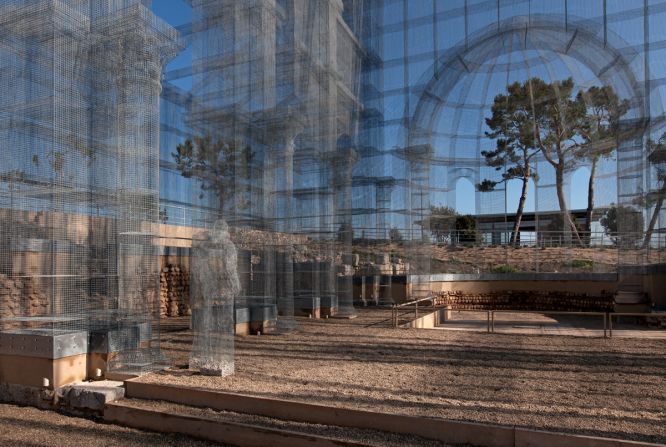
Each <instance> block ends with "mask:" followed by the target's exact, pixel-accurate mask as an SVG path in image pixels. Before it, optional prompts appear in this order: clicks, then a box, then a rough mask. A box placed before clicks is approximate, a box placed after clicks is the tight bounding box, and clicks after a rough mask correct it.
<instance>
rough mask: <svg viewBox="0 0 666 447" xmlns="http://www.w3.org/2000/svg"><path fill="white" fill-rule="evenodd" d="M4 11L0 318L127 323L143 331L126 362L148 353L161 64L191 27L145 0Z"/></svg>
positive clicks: (43, 4) (68, 324)
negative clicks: (179, 28)
mask: <svg viewBox="0 0 666 447" xmlns="http://www.w3.org/2000/svg"><path fill="white" fill-rule="evenodd" d="M0 11H1V12H2V14H1V17H2V19H1V25H0V39H1V40H2V43H3V45H2V49H1V50H0V59H2V66H3V70H2V76H0V82H1V83H2V88H3V91H5V92H6V93H5V94H3V99H5V101H4V104H3V106H2V111H1V112H0V117H1V122H2V125H1V129H0V141H2V150H1V151H0V157H1V158H2V163H1V170H2V172H1V173H0V176H1V186H0V195H1V199H0V200H1V201H2V204H3V206H2V215H3V227H4V228H5V229H6V231H3V234H2V245H1V248H0V250H1V252H2V258H3V263H2V266H1V269H2V272H0V274H1V275H2V276H1V277H0V278H1V279H2V281H3V288H4V290H7V291H9V294H8V296H9V297H10V299H7V298H5V299H3V300H2V301H1V302H0V324H1V325H2V327H3V329H8V330H16V329H29V330H38V331H41V332H44V331H46V332H47V333H60V332H62V331H84V330H85V331H88V330H90V331H98V330H104V331H107V332H113V331H116V332H118V333H127V334H130V335H128V337H132V338H136V339H135V340H126V341H124V342H121V345H122V346H123V349H122V351H123V352H122V353H121V354H122V355H119V356H117V360H116V362H118V363H120V362H131V361H132V360H129V358H130V357H132V358H135V357H145V358H150V357H151V356H152V354H151V353H155V352H158V350H159V344H158V341H159V326H158V324H159V318H158V317H159V301H158V300H159V298H158V288H159V282H158V281H159V277H158V275H159V268H158V263H157V258H156V252H155V246H154V244H153V239H154V237H155V236H156V233H157V228H156V223H157V221H158V212H159V208H158V207H159V195H158V193H159V189H158V178H159V153H158V148H159V101H160V77H161V73H162V66H163V64H164V63H165V62H166V61H167V60H168V59H169V58H171V57H172V56H174V55H175V54H176V49H177V48H178V39H179V37H178V35H177V33H176V32H175V30H174V29H172V28H171V27H170V26H168V25H167V24H166V23H164V22H162V21H161V20H159V19H158V18H156V17H155V16H154V15H153V14H152V13H151V12H150V11H149V10H148V9H147V8H146V6H145V5H144V4H143V3H142V2H137V1H125V2H119V1H113V2H112V1H93V2H88V1H66V0H51V1H10V0H6V1H2V2H0ZM139 331H140V332H141V336H140V340H139V336H138V335H137V333H138V332H139ZM130 351H132V352H131V353H130ZM124 354H127V356H125V357H123V356H124Z"/></svg>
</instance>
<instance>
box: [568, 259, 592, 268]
mask: <svg viewBox="0 0 666 447" xmlns="http://www.w3.org/2000/svg"><path fill="white" fill-rule="evenodd" d="M568 265H569V267H571V268H575V269H584V270H592V268H594V261H592V260H590V259H572V260H571V262H569V264H568Z"/></svg>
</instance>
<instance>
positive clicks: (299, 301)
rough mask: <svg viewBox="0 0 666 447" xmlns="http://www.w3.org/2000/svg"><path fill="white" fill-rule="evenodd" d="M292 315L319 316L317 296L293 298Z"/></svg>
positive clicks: (319, 309)
mask: <svg viewBox="0 0 666 447" xmlns="http://www.w3.org/2000/svg"><path fill="white" fill-rule="evenodd" d="M294 316H297V317H311V318H321V300H320V298H319V297H318V296H299V297H295V298H294Z"/></svg>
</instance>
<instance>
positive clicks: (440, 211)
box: [425, 206, 458, 242]
mask: <svg viewBox="0 0 666 447" xmlns="http://www.w3.org/2000/svg"><path fill="white" fill-rule="evenodd" d="M457 215H458V213H456V210H454V209H453V208H450V207H448V206H431V207H430V216H429V217H427V218H426V219H425V220H426V222H427V225H428V226H429V227H430V232H431V233H432V234H433V235H434V236H435V238H436V239H437V241H438V242H441V241H443V240H444V239H446V238H447V237H448V236H449V235H450V234H451V231H453V230H454V229H455V227H456V216H457Z"/></svg>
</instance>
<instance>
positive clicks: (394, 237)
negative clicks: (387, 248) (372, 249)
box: [389, 228, 404, 244]
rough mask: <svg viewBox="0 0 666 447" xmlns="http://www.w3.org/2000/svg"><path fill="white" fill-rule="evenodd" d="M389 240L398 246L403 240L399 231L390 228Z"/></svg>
mask: <svg viewBox="0 0 666 447" xmlns="http://www.w3.org/2000/svg"><path fill="white" fill-rule="evenodd" d="M389 240H390V241H391V242H393V243H396V244H399V243H401V242H402V241H403V240H404V239H403V237H402V233H400V230H398V229H397V228H391V229H390V230H389Z"/></svg>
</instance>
